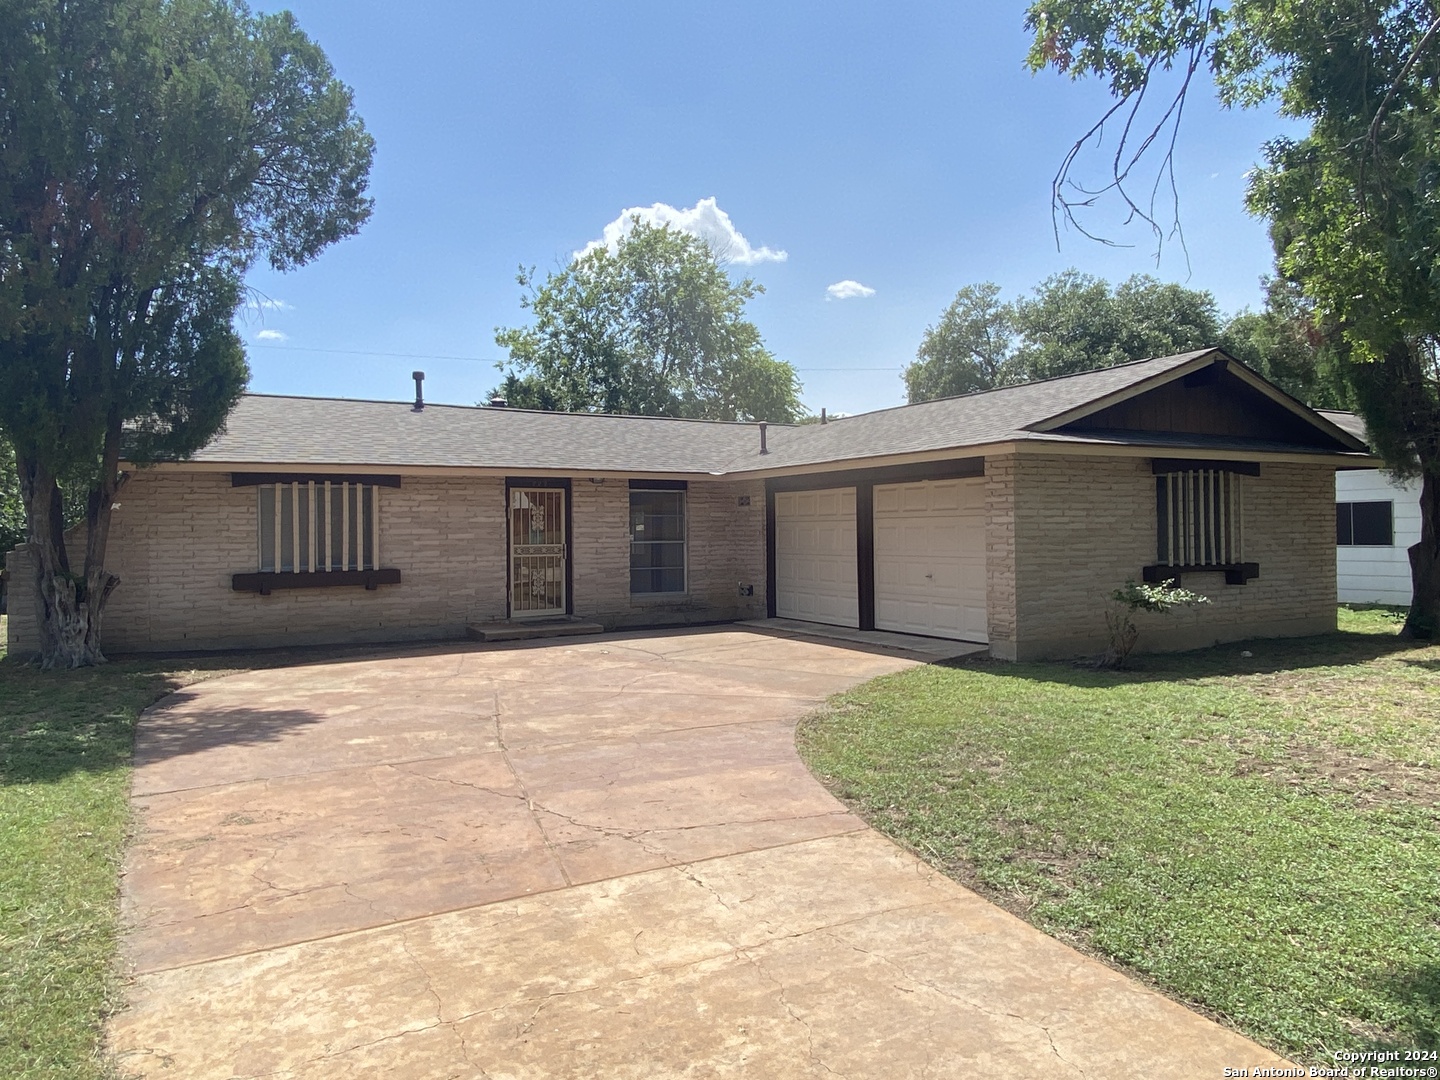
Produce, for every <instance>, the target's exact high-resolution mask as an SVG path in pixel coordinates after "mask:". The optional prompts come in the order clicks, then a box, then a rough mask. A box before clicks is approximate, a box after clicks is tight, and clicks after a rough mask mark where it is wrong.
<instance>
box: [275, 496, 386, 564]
mask: <svg viewBox="0 0 1440 1080" xmlns="http://www.w3.org/2000/svg"><path fill="white" fill-rule="evenodd" d="M257 490H258V491H259V498H260V537H259V545H258V547H259V563H260V566H259V569H260V572H261V573H281V574H289V573H306V572H310V573H314V572H317V571H318V572H326V571H331V570H375V569H377V568H378V567H379V565H380V518H379V514H378V513H377V510H378V507H379V503H380V489H379V487H377V486H375V485H373V484H351V483H337V484H332V483H329V482H326V481H320V482H316V481H309V482H304V483H293V484H261V485H260V486H259V487H258V489H257Z"/></svg>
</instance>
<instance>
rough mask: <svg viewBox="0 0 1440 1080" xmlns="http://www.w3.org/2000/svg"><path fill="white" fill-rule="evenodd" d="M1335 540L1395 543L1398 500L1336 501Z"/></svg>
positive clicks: (1362, 544) (1347, 544)
mask: <svg viewBox="0 0 1440 1080" xmlns="http://www.w3.org/2000/svg"><path fill="white" fill-rule="evenodd" d="M1335 543H1336V544H1338V545H1339V546H1340V547H1394V546H1395V504H1394V503H1393V502H1342V503H1336V504H1335Z"/></svg>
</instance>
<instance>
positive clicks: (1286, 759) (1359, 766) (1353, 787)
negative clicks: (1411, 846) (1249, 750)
mask: <svg viewBox="0 0 1440 1080" xmlns="http://www.w3.org/2000/svg"><path fill="white" fill-rule="evenodd" d="M1235 775H1236V776H1263V777H1264V778H1265V779H1267V780H1271V781H1273V782H1275V783H1277V784H1285V785H1288V786H1291V787H1297V788H1304V789H1307V790H1313V791H1315V792H1316V793H1317V794H1320V793H1324V792H1327V791H1329V792H1338V793H1340V794H1344V795H1348V796H1350V797H1351V798H1352V799H1354V800H1355V802H1356V803H1357V804H1358V805H1360V806H1378V805H1383V804H1389V803H1411V804H1415V805H1419V806H1426V807H1431V808H1436V807H1440V768H1437V767H1436V766H1435V764H1434V763H1432V762H1428V761H1427V762H1416V763H1408V762H1403V761H1394V760H1387V759H1384V758H1375V757H1365V756H1362V755H1360V754H1355V753H1352V752H1350V751H1348V750H1345V749H1342V748H1340V747H1336V746H1316V745H1311V744H1304V743H1302V744H1294V745H1292V746H1290V747H1289V748H1288V749H1287V750H1286V752H1285V754H1284V756H1283V757H1279V758H1271V759H1266V758H1261V757H1254V756H1243V757H1241V758H1240V760H1239V761H1238V762H1236V765H1235Z"/></svg>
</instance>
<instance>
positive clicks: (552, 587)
mask: <svg viewBox="0 0 1440 1080" xmlns="http://www.w3.org/2000/svg"><path fill="white" fill-rule="evenodd" d="M565 494H566V493H565V490H564V488H521V487H516V488H511V489H510V617H511V618H513V619H528V618H534V617H537V616H544V615H564V614H565V577H566V573H565V559H566V558H567V556H568V553H567V551H566V550H565Z"/></svg>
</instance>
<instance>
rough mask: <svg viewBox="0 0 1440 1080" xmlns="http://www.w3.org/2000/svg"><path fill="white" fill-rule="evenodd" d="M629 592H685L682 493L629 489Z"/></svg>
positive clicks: (666, 490)
mask: <svg viewBox="0 0 1440 1080" xmlns="http://www.w3.org/2000/svg"><path fill="white" fill-rule="evenodd" d="M630 591H631V592H632V593H635V594H651V593H683V592H684V591H685V492H684V491H683V490H673V489H663V490H662V489H650V488H631V489H630Z"/></svg>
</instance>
